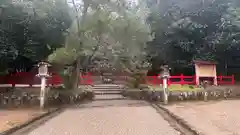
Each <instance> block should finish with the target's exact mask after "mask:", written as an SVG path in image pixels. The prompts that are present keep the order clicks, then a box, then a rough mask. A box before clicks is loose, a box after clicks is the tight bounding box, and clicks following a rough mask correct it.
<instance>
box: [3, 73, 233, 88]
mask: <svg viewBox="0 0 240 135" xmlns="http://www.w3.org/2000/svg"><path fill="white" fill-rule="evenodd" d="M94 77H95V76H92V75H91V74H90V73H85V74H83V75H81V76H80V79H79V81H80V84H81V85H86V84H93V83H94V79H93V78H94ZM116 78H117V81H120V82H122V81H126V79H127V77H126V76H120V75H118V76H116ZM217 81H218V84H219V85H226V84H234V83H235V79H234V75H232V76H222V75H219V76H217ZM40 82H41V81H40V78H38V77H36V73H35V72H18V73H15V74H8V75H2V76H0V84H8V85H12V86H14V85H16V84H18V85H19V84H20V85H29V86H33V85H39V84H40ZM47 83H48V84H49V85H59V84H62V83H63V80H62V78H61V76H60V75H59V74H57V73H51V77H50V78H48V82H47ZM145 83H147V84H152V85H159V84H162V79H159V78H158V77H157V76H147V77H145ZM171 84H181V85H184V84H191V85H196V77H195V76H185V75H183V74H181V75H179V76H171V77H170V78H169V79H168V85H171Z"/></svg>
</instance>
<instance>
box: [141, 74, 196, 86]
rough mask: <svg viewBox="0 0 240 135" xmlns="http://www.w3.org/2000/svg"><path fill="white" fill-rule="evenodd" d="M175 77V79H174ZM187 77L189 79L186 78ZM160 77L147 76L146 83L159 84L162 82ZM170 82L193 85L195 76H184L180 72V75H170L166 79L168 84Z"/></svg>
mask: <svg viewBox="0 0 240 135" xmlns="http://www.w3.org/2000/svg"><path fill="white" fill-rule="evenodd" d="M174 79H175V81H174ZM186 79H189V80H190V81H189V80H186ZM176 80H178V81H176ZM162 82H163V81H162V79H160V78H159V77H157V76H147V77H146V83H148V84H152V85H159V84H162ZM171 84H181V85H184V84H192V85H195V84H196V77H195V76H184V75H183V74H181V75H180V76H170V78H169V79H168V85H171Z"/></svg>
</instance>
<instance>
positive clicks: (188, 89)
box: [148, 84, 202, 91]
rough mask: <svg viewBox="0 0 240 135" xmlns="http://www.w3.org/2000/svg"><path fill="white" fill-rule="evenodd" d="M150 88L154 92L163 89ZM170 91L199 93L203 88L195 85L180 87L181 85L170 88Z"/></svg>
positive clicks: (154, 86)
mask: <svg viewBox="0 0 240 135" xmlns="http://www.w3.org/2000/svg"><path fill="white" fill-rule="evenodd" d="M148 88H149V89H150V90H153V91H161V90H163V88H162V87H161V86H157V85H149V86H148ZM168 88H169V90H170V91H198V90H202V88H199V87H196V86H194V85H180V84H173V85H170V86H169V87H168Z"/></svg>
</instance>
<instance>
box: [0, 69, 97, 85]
mask: <svg viewBox="0 0 240 135" xmlns="http://www.w3.org/2000/svg"><path fill="white" fill-rule="evenodd" d="M79 81H80V84H92V76H91V75H90V74H84V75H81V76H80V79H79ZM62 83H63V80H62V77H61V76H60V75H59V74H56V73H52V74H51V77H49V78H48V80H47V84H48V85H59V84H62ZM0 84H8V85H12V86H14V85H29V86H33V85H39V84H41V80H40V78H39V77H37V76H36V73H33V72H18V73H15V74H8V75H2V76H0Z"/></svg>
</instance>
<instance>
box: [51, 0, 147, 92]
mask: <svg viewBox="0 0 240 135" xmlns="http://www.w3.org/2000/svg"><path fill="white" fill-rule="evenodd" d="M72 6H73V10H72V12H73V14H74V19H73V20H74V21H73V23H72V27H71V29H69V34H68V37H67V40H66V44H65V47H64V48H61V49H58V50H56V52H54V53H53V54H52V55H50V57H49V60H50V61H52V62H55V63H58V64H60V63H62V64H70V65H72V66H71V67H70V68H68V70H67V71H68V72H66V74H65V75H66V76H67V78H68V80H69V81H68V82H71V83H72V84H71V85H68V86H69V88H73V89H75V88H76V87H77V85H78V82H79V80H78V78H79V76H78V75H79V68H80V67H81V68H87V67H88V65H89V64H90V63H91V62H92V61H93V60H94V58H96V57H102V58H104V57H108V59H109V58H110V57H111V56H114V58H113V59H112V60H113V61H114V63H117V62H116V61H119V62H123V61H122V58H125V59H126V58H127V59H129V60H130V59H131V58H140V57H142V56H143V55H144V54H143V53H142V52H143V49H145V44H146V42H147V41H148V40H149V33H150V29H149V27H148V26H147V25H146V23H145V22H144V18H141V17H140V16H137V14H139V11H140V10H139V8H137V6H134V4H133V3H128V4H127V1H125V0H122V1H118V2H116V1H108V0H105V1H94V0H90V1H89V0H88V1H83V2H82V3H76V1H74V0H73V1H72ZM64 59H65V60H64ZM63 61H65V62H66V63H63ZM125 63H126V62H125Z"/></svg>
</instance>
